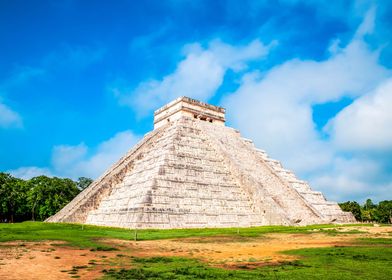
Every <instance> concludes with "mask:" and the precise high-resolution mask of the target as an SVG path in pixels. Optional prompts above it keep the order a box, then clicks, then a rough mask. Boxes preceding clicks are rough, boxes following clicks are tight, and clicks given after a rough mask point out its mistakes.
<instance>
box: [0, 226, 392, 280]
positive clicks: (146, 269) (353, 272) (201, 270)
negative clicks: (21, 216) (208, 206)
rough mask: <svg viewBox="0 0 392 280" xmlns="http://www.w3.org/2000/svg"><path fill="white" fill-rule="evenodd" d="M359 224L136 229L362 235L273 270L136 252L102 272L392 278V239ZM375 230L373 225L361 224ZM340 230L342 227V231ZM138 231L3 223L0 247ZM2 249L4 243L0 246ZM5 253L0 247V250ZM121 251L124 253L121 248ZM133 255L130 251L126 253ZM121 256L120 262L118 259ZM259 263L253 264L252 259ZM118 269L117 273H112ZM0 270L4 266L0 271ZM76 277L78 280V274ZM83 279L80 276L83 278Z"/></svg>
mask: <svg viewBox="0 0 392 280" xmlns="http://www.w3.org/2000/svg"><path fill="white" fill-rule="evenodd" d="M357 226H358V225H346V226H344V227H345V229H346V230H345V231H344V232H342V231H339V230H337V227H336V226H332V225H316V226H308V227H283V226H266V227H254V228H240V229H236V228H226V229H182V230H138V231H137V238H138V240H140V241H142V242H143V240H159V239H171V238H188V237H193V238H195V237H200V238H204V237H211V236H222V237H232V238H235V239H236V241H237V242H238V241H240V242H241V240H242V239H243V242H247V240H248V239H249V238H260V237H262V236H263V235H265V234H271V233H280V234H288V236H292V235H293V234H299V235H303V234H307V235H309V239H311V238H312V234H315V233H325V234H327V235H328V236H336V235H340V234H345V235H347V234H352V235H353V236H356V235H358V238H356V239H355V242H352V243H351V244H346V245H344V246H336V247H326V248H310V249H309V248H302V249H299V250H291V251H286V252H285V254H289V255H294V256H298V257H299V258H298V260H293V261H286V262H281V263H278V264H274V265H270V264H267V265H260V266H256V267H253V266H252V265H251V264H252V261H253V260H252V259H249V260H248V261H247V262H246V263H244V264H243V265H242V264H241V263H240V264H239V265H238V266H237V267H236V268H237V269H225V268H220V267H213V266H210V265H209V264H208V263H206V262H201V261H200V260H197V259H194V258H192V257H176V256H172V257H167V256H155V257H154V256H152V257H136V256H133V255H132V252H131V253H130V254H128V255H122V254H120V253H121V252H119V254H117V255H118V256H119V257H118V258H113V259H112V260H111V262H110V264H111V265H112V266H107V267H106V268H104V269H102V272H103V278H104V279H388V278H389V279H390V277H391V275H392V235H391V233H389V235H390V237H391V238H385V236H384V238H377V237H378V236H377V235H375V236H372V237H369V236H366V237H364V236H365V235H363V234H362V233H363V232H362V231H361V230H358V229H357V228H352V229H351V228H350V227H357ZM363 226H372V225H361V227H363ZM340 228H341V227H340ZM134 237H135V231H133V230H126V229H118V228H107V227H96V226H83V227H82V226H81V225H75V224H51V223H39V222H25V223H20V224H0V242H6V241H16V240H22V241H34V242H36V241H41V240H61V241H65V242H66V243H67V245H70V246H74V247H75V248H86V249H89V250H96V251H110V250H115V249H118V248H116V246H113V247H109V246H108V245H107V243H102V242H101V241H100V240H101V239H107V238H110V239H113V238H114V239H121V240H133V239H134ZM0 247H1V243H0ZM0 249H1V248H0ZM120 250H121V249H120ZM128 253H129V252H128ZM120 257H121V261H120V260H119V259H120ZM254 261H255V260H254ZM119 263H127V264H129V265H127V267H124V268H122V267H121V266H120V267H119ZM113 267H114V268H113ZM0 269H1V267H0ZM74 274H75V275H72V278H78V271H77V270H76V271H75V273H74ZM79 277H80V276H79Z"/></svg>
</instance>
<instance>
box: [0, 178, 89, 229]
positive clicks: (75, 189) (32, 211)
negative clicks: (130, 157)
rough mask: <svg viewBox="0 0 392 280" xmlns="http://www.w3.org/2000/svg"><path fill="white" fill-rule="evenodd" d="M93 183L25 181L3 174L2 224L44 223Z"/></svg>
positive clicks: (0, 181) (81, 180) (0, 187)
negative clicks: (27, 221) (30, 221)
mask: <svg viewBox="0 0 392 280" xmlns="http://www.w3.org/2000/svg"><path fill="white" fill-rule="evenodd" d="M91 183H92V180H91V179H90V178H86V177H81V178H79V179H78V180H77V181H76V182H75V181H73V180H71V179H66V178H65V179H64V178H57V177H53V178H51V177H47V176H38V177H34V178H32V179H30V180H23V179H19V178H16V177H13V176H11V175H10V174H8V173H3V172H0V222H11V223H13V222H22V221H26V220H33V221H43V220H45V219H46V218H48V217H50V216H52V215H54V214H55V213H57V212H58V211H59V210H60V209H61V208H63V207H64V206H65V205H66V204H67V203H68V202H70V201H71V200H72V199H73V198H74V197H75V196H76V195H78V194H79V193H80V192H81V191H82V190H83V189H85V188H86V187H88V186H89V185H90V184H91Z"/></svg>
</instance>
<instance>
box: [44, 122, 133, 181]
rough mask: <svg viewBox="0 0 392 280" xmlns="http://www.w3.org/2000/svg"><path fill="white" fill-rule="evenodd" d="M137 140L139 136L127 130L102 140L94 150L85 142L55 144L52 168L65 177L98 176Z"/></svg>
mask: <svg viewBox="0 0 392 280" xmlns="http://www.w3.org/2000/svg"><path fill="white" fill-rule="evenodd" d="M137 140H138V137H137V136H135V135H134V134H133V133H132V132H131V131H128V130H127V131H123V132H119V133H117V134H116V135H114V136H113V137H112V138H110V139H109V140H106V141H104V142H102V143H101V144H99V145H98V146H97V147H96V148H95V149H94V151H92V152H90V151H89V150H90V149H89V148H88V147H87V146H86V145H85V144H84V143H82V144H79V145H76V146H66V145H61V146H55V147H54V148H53V154H52V165H53V167H52V168H53V170H54V172H55V173H56V174H61V176H63V177H70V178H73V179H76V178H78V177H81V176H85V177H91V178H96V177H98V176H99V175H101V174H102V173H103V172H104V171H105V170H106V169H107V168H109V167H110V166H111V165H112V164H113V163H115V162H116V161H117V160H118V159H120V157H121V156H123V155H124V154H125V152H126V151H128V150H129V149H131V148H132V146H133V145H134V144H135V143H136V142H137Z"/></svg>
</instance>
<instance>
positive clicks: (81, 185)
mask: <svg viewBox="0 0 392 280" xmlns="http://www.w3.org/2000/svg"><path fill="white" fill-rule="evenodd" d="M92 182H93V179H90V178H87V177H79V179H78V181H77V182H76V184H77V186H78V189H79V190H81V191H82V190H84V189H85V188H87V187H88V186H90V185H91V183H92Z"/></svg>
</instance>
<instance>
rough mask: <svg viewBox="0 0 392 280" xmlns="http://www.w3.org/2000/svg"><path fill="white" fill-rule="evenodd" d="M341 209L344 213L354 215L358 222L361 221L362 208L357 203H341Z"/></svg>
mask: <svg viewBox="0 0 392 280" xmlns="http://www.w3.org/2000/svg"><path fill="white" fill-rule="evenodd" d="M339 206H340V208H342V210H343V211H347V212H351V213H353V215H354V217H355V219H356V220H358V221H360V220H361V206H360V205H359V204H358V202H356V201H347V202H343V203H339Z"/></svg>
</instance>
